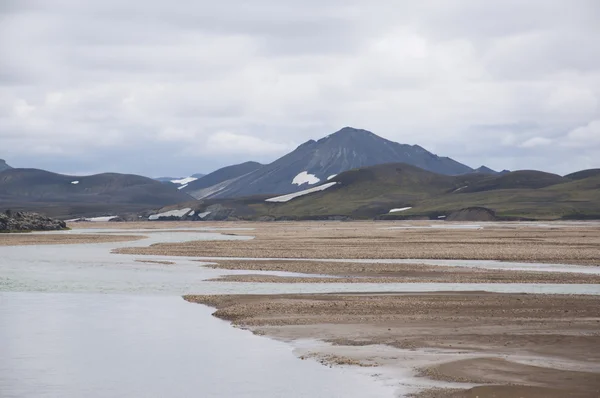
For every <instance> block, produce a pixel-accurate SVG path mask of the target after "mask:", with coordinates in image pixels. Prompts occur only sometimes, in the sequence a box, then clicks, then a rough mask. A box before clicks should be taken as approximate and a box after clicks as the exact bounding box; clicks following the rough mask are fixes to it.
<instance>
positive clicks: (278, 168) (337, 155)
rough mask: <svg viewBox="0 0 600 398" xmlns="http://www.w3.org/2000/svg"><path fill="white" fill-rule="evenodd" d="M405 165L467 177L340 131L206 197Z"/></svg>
mask: <svg viewBox="0 0 600 398" xmlns="http://www.w3.org/2000/svg"><path fill="white" fill-rule="evenodd" d="M399 162H402V163H406V164H409V165H413V166H416V167H420V168H422V169H424V170H428V171H432V172H436V173H439V174H445V175H458V174H465V173H471V172H473V169H471V168H470V167H468V166H465V165H464V164H461V163H459V162H457V161H455V160H453V159H450V158H447V157H440V156H437V155H434V154H432V153H431V152H428V151H427V150H425V149H423V148H422V147H420V146H418V145H405V144H398V143H396V142H392V141H389V140H386V139H384V138H381V137H379V136H377V135H375V134H373V133H371V132H370V131H366V130H360V129H355V128H352V127H345V128H343V129H341V130H340V131H338V132H336V133H334V134H331V135H328V136H327V137H325V138H322V139H320V140H318V141H314V140H310V141H307V142H305V143H304V144H302V145H300V146H299V147H298V148H296V150H294V151H293V152H291V153H289V154H287V155H285V156H283V157H281V158H279V159H277V160H276V161H274V162H273V163H271V164H268V165H266V166H263V167H261V168H259V169H257V170H255V171H253V172H252V173H250V174H248V175H246V176H244V177H242V178H240V179H238V180H237V181H234V182H232V183H231V184H229V185H227V186H226V187H222V188H221V189H220V190H219V191H218V192H216V193H212V194H211V195H209V197H215V198H225V197H243V196H251V195H261V194H269V193H271V194H284V193H291V192H297V191H301V190H303V189H306V188H307V187H310V186H314V185H316V184H318V183H321V182H324V181H327V179H329V178H332V176H334V175H336V174H339V173H342V172H344V171H347V170H351V169H355V168H359V167H367V166H374V165H378V164H385V163H399Z"/></svg>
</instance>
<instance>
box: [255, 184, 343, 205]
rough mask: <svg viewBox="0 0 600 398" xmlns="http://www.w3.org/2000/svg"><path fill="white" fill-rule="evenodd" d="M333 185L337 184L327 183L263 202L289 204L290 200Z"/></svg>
mask: <svg viewBox="0 0 600 398" xmlns="http://www.w3.org/2000/svg"><path fill="white" fill-rule="evenodd" d="M335 184H337V182H328V183H327V184H323V185H319V186H318V187H314V188H309V189H305V190H304V191H300V192H294V193H290V194H287V195H282V196H277V197H274V198H270V199H267V200H265V202H278V203H282V202H289V201H290V200H292V199H294V198H297V197H300V196H304V195H308V194H309V193H313V192H319V191H324V190H326V189H327V188H330V187H332V186H334V185H335Z"/></svg>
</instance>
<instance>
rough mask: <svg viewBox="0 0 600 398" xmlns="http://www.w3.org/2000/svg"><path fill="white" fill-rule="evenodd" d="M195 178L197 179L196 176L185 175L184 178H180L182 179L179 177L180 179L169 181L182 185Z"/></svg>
mask: <svg viewBox="0 0 600 398" xmlns="http://www.w3.org/2000/svg"><path fill="white" fill-rule="evenodd" d="M196 180H197V178H196V177H185V178H182V179H180V180H171V182H172V183H173V184H181V185H184V184H189V183H190V182H192V181H196Z"/></svg>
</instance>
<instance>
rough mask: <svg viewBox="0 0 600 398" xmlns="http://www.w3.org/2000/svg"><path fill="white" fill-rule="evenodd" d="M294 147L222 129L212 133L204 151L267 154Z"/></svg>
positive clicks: (204, 146) (203, 147)
mask: <svg viewBox="0 0 600 398" xmlns="http://www.w3.org/2000/svg"><path fill="white" fill-rule="evenodd" d="M290 149H292V148H291V147H290V146H289V145H286V144H281V143H277V142H270V141H266V140H263V139H260V138H257V137H253V136H251V135H243V134H235V133H230V132H227V131H221V132H217V133H214V134H212V135H210V136H209V137H208V138H207V140H206V143H205V144H204V145H203V146H202V148H201V151H202V152H203V153H214V154H228V155H240V154H244V155H250V156H253V155H265V154H273V153H275V154H278V153H284V152H285V151H287V150H290Z"/></svg>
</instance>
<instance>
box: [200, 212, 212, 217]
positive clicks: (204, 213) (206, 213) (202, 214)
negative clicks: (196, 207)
mask: <svg viewBox="0 0 600 398" xmlns="http://www.w3.org/2000/svg"><path fill="white" fill-rule="evenodd" d="M209 214H210V211H205V212H203V213H198V217H200V218H204V217H206V216H208V215H209Z"/></svg>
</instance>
